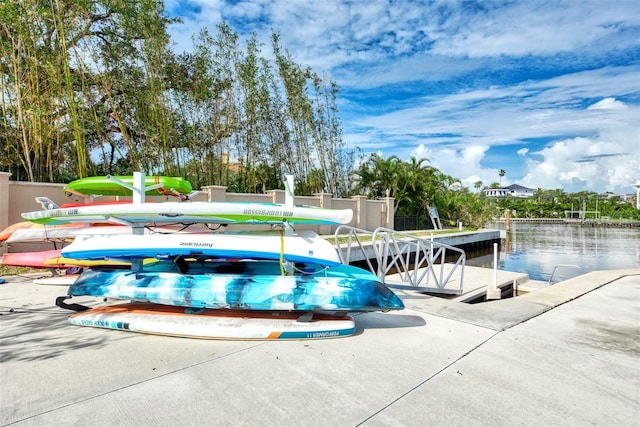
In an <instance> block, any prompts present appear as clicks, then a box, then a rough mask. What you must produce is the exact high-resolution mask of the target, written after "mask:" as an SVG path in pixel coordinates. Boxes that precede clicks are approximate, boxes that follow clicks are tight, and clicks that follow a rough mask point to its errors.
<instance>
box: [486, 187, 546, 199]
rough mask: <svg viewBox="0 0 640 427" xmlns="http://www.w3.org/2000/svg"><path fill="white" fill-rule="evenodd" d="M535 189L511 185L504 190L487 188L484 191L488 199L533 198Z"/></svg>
mask: <svg viewBox="0 0 640 427" xmlns="http://www.w3.org/2000/svg"><path fill="white" fill-rule="evenodd" d="M534 191H535V190H534V189H533V188H527V187H523V186H522V185H518V184H511V185H510V186H508V187H503V188H487V189H486V190H484V195H485V196H487V197H496V198H497V197H523V198H527V197H533V193H534Z"/></svg>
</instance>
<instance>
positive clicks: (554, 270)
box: [547, 264, 582, 285]
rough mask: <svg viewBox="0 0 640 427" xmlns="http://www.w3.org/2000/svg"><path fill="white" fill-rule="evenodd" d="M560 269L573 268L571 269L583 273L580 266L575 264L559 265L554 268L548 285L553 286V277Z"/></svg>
mask: <svg viewBox="0 0 640 427" xmlns="http://www.w3.org/2000/svg"><path fill="white" fill-rule="evenodd" d="M558 267H571V268H577V269H578V271H579V272H580V273H582V268H580V266H578V265H574V264H558V265H556V266H555V267H553V271H552V272H551V276H549V282H548V283H547V284H548V285H551V284H553V283H552V279H553V275H554V274H556V270H557V269H558Z"/></svg>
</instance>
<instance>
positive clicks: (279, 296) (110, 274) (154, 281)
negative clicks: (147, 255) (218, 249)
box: [68, 261, 404, 313]
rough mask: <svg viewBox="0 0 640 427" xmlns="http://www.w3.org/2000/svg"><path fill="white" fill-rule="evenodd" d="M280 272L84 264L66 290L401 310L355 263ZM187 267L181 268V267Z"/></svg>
mask: <svg viewBox="0 0 640 427" xmlns="http://www.w3.org/2000/svg"><path fill="white" fill-rule="evenodd" d="M295 268H296V273H295V274H294V275H282V274H281V271H282V270H281V266H280V265H279V263H277V262H258V261H248V262H220V263H217V264H216V263H214V264H213V267H212V266H211V265H209V266H208V268H207V270H208V271H207V272H206V273H191V272H189V269H186V272H167V271H123V270H88V271H85V272H84V273H82V274H81V275H80V277H79V278H78V280H76V282H75V283H74V284H73V285H72V286H70V287H69V291H68V295H69V296H79V295H89V296H96V297H105V298H112V299H123V300H135V301H141V302H150V303H156V304H164V305H172V306H181V307H198V308H229V309H242V310H267V311H269V310H287V311H306V312H334V313H336V312H343V313H344V312H370V311H388V310H401V309H403V308H404V305H403V303H402V301H401V300H400V298H398V296H397V295H395V294H394V293H393V291H391V290H390V289H389V288H387V287H386V286H385V285H384V284H383V283H382V282H381V281H380V280H379V279H378V278H377V277H376V276H375V275H373V274H371V273H370V272H368V271H366V270H363V269H361V268H358V267H354V266H350V265H343V264H341V265H338V266H333V267H320V266H317V265H316V266H313V265H296V266H295ZM183 271H185V270H183Z"/></svg>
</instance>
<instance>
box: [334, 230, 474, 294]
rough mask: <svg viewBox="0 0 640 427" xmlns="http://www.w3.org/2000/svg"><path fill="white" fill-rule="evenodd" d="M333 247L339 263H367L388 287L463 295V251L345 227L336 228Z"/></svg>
mask: <svg viewBox="0 0 640 427" xmlns="http://www.w3.org/2000/svg"><path fill="white" fill-rule="evenodd" d="M335 245H336V248H337V249H338V254H339V255H340V260H341V261H342V263H344V264H350V263H351V262H354V261H364V262H366V264H367V266H368V268H369V270H370V271H371V272H372V273H373V274H375V275H376V276H378V278H379V279H380V280H382V281H383V282H384V283H385V284H386V285H387V286H389V287H393V288H400V289H408V290H413V291H418V292H429V293H441V294H452V295H460V294H462V289H463V287H462V284H463V278H464V266H465V262H466V254H465V252H464V251H463V250H462V249H459V248H456V247H454V246H449V245H446V244H443V243H439V242H435V241H433V238H429V239H425V238H421V237H417V236H415V235H412V234H410V233H406V232H401V231H396V230H391V229H388V228H384V227H379V228H376V229H375V230H374V231H367V230H362V229H359V228H355V227H352V226H348V225H341V226H339V227H338V228H337V229H336V231H335ZM372 259H373V260H374V261H375V262H372ZM458 269H459V271H458ZM458 273H459V274H458ZM454 276H455V278H456V280H455V281H451V278H452V277H454ZM454 282H455V283H454ZM452 283H453V285H452Z"/></svg>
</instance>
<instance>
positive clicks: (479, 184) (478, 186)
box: [473, 181, 482, 193]
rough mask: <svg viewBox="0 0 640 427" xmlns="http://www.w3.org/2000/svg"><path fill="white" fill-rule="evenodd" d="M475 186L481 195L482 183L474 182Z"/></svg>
mask: <svg viewBox="0 0 640 427" xmlns="http://www.w3.org/2000/svg"><path fill="white" fill-rule="evenodd" d="M473 186H474V187H475V189H476V190H478V193H479V192H480V188H482V181H476V182H474V183H473Z"/></svg>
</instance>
